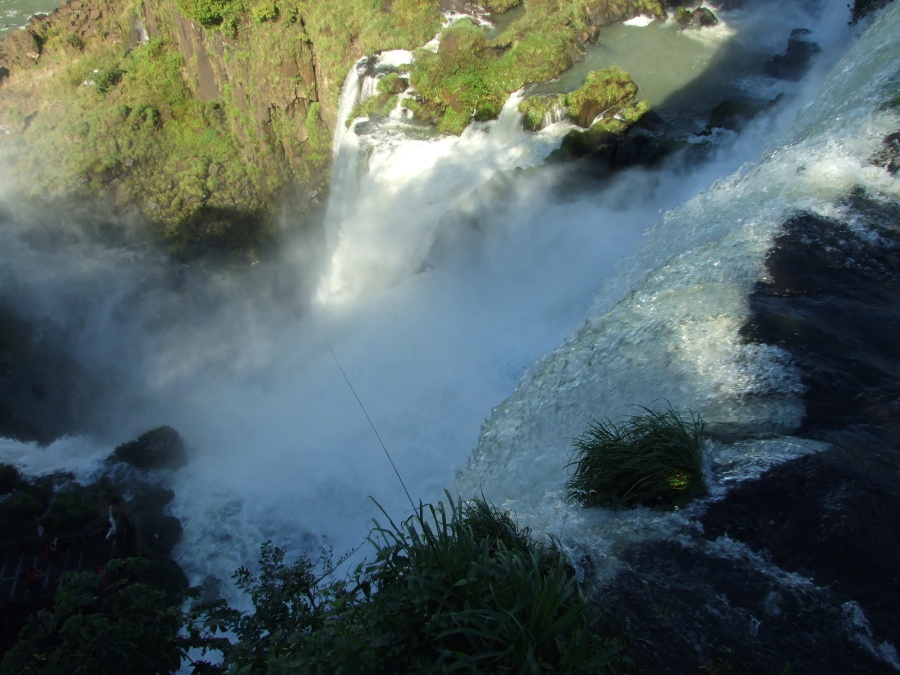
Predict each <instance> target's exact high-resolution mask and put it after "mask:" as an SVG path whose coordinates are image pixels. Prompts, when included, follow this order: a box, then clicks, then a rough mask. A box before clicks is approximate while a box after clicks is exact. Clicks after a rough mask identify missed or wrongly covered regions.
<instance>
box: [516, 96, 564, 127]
mask: <svg viewBox="0 0 900 675" xmlns="http://www.w3.org/2000/svg"><path fill="white" fill-rule="evenodd" d="M565 110H566V95H565V94H557V95H555V96H529V97H528V98H526V99H524V100H523V101H522V102H521V103H519V112H521V113H522V126H523V127H525V128H526V129H528V130H529V131H537V130H538V129H541V128H543V127H544V126H545V121H546V119H547V117H548V116H551V117H553V116H557V115H559V114H560V113H563V114H564V113H565Z"/></svg>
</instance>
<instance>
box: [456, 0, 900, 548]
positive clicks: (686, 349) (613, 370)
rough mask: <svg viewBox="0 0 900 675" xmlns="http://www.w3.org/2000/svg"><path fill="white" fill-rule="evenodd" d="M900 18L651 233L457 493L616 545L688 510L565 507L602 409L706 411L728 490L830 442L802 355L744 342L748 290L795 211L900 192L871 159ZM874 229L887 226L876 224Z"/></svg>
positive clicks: (896, 57)
mask: <svg viewBox="0 0 900 675" xmlns="http://www.w3.org/2000/svg"><path fill="white" fill-rule="evenodd" d="M898 20H900V6H892V7H891V8H890V10H888V12H887V13H886V15H885V16H883V17H881V19H880V20H879V22H878V23H877V24H876V25H874V26H873V27H872V28H871V29H870V30H869V31H868V32H867V33H866V34H865V35H864V37H863V38H862V39H860V40H859V41H858V42H857V43H856V44H855V45H854V46H853V47H852V48H851V49H850V50H849V52H848V53H847V54H846V55H845V56H844V58H843V59H842V60H841V61H840V62H839V63H837V64H836V65H835V66H834V68H833V69H832V71H831V73H830V75H829V76H828V77H827V79H826V80H825V81H824V83H823V84H822V85H821V87H820V88H819V90H818V91H817V92H816V93H815V94H814V95H813V96H812V98H811V100H810V101H809V102H808V103H806V104H805V105H804V106H803V107H802V108H801V109H800V110H799V111H798V112H797V113H796V118H795V121H794V122H793V123H792V124H791V125H790V127H789V128H788V129H787V130H786V131H785V132H784V133H783V134H782V135H781V136H780V137H777V138H776V139H775V142H773V143H772V144H771V145H770V146H769V147H768V149H767V150H766V151H765V152H764V153H763V155H762V156H761V157H760V158H759V159H758V160H756V161H755V162H752V163H748V164H747V165H745V166H743V167H741V168H740V170H738V171H737V172H736V173H734V174H732V175H730V176H728V177H726V178H722V179H719V180H718V181H716V182H715V183H714V184H713V185H712V187H711V188H710V189H709V190H704V191H701V192H700V193H699V194H698V195H696V196H695V197H693V198H692V199H691V200H689V201H688V202H686V203H685V204H684V205H682V206H680V207H679V208H677V209H675V210H673V211H671V212H669V213H667V214H666V215H665V216H664V217H663V218H662V219H661V220H660V221H659V222H658V223H657V224H655V225H654V226H653V228H651V229H650V230H649V231H648V232H647V234H646V236H645V239H644V243H643V245H642V247H641V248H640V250H639V251H637V252H636V253H635V254H634V255H632V256H631V257H630V258H628V259H626V260H625V261H623V262H622V263H620V265H619V272H618V274H617V276H616V278H614V279H611V280H610V281H609V282H608V283H607V284H606V285H605V286H604V287H603V288H602V289H601V290H600V292H599V293H598V294H597V296H596V297H595V298H594V301H593V306H592V309H591V311H590V312H589V313H588V316H587V318H586V320H585V321H584V323H583V324H582V326H581V327H580V328H579V329H578V330H577V332H575V333H574V334H573V335H572V336H571V337H570V338H569V339H568V340H566V341H565V342H564V343H563V344H562V345H561V346H559V347H558V348H557V349H556V350H555V351H554V352H553V353H552V354H551V355H549V356H547V357H546V358H545V359H543V360H542V361H540V362H539V363H537V364H536V365H534V366H533V367H532V368H531V369H530V371H529V373H528V374H527V375H526V376H525V377H524V378H523V380H522V381H521V382H520V384H519V386H518V387H517V389H516V391H515V393H514V394H513V395H512V396H510V397H509V398H507V399H506V400H505V401H504V402H503V403H502V404H500V405H499V406H497V407H496V408H495V409H494V410H493V413H492V415H491V418H490V419H489V420H488V422H487V423H486V425H485V427H484V429H483V431H482V434H481V438H480V441H479V444H478V448H477V450H476V451H475V454H474V457H473V459H472V461H471V462H470V464H469V466H468V467H467V468H466V469H465V470H464V471H462V472H461V473H460V475H459V476H458V479H457V483H456V485H455V490H456V491H459V492H460V493H462V494H479V493H483V494H484V495H485V496H486V497H488V498H489V499H492V500H494V501H495V502H498V503H502V504H504V505H505V506H507V507H509V508H512V509H513V510H514V511H515V512H516V513H517V514H518V515H519V516H520V519H521V521H522V522H523V523H524V524H528V525H530V526H532V527H535V528H537V529H540V530H549V531H552V532H554V533H556V534H557V535H560V536H565V535H567V534H571V533H574V532H577V533H578V535H577V538H578V539H579V540H580V541H581V542H582V544H583V545H586V546H588V547H590V548H591V549H592V550H594V551H606V552H609V551H611V550H612V549H613V548H614V547H615V546H616V545H617V544H621V542H622V541H623V540H632V539H634V538H637V537H640V536H648V535H650V534H653V533H659V532H660V531H667V530H668V531H674V530H675V529H677V528H679V527H683V526H684V522H685V521H684V518H685V517H686V516H685V514H684V513H683V512H680V513H675V514H673V515H671V516H660V515H659V514H658V513H653V512H646V511H642V510H638V511H636V512H633V513H628V514H613V513H608V512H606V513H604V512H600V513H589V512H585V511H582V510H581V509H575V508H573V507H570V506H568V505H567V504H566V501H565V493H564V483H565V480H566V478H567V477H568V475H569V471H570V468H569V467H567V464H568V462H569V457H570V450H571V447H572V439H573V438H574V437H576V436H578V435H580V434H581V433H582V432H583V431H584V430H585V429H586V428H587V426H588V425H589V424H590V423H591V422H592V421H595V420H604V419H606V418H610V419H613V420H615V419H618V418H620V417H622V416H624V415H627V414H629V413H632V412H633V410H634V408H633V407H634V406H650V407H654V406H659V405H662V404H665V403H668V404H671V405H672V406H673V407H674V408H676V409H685V408H691V409H693V410H695V411H697V412H699V413H700V414H701V416H702V417H703V418H704V419H705V420H706V421H707V424H708V427H709V429H710V431H711V432H712V434H713V436H714V438H718V439H724V440H719V441H717V442H715V443H714V444H713V448H712V453H711V460H710V461H711V465H712V466H711V473H710V479H711V481H712V483H713V492H714V493H717V494H721V492H722V491H724V490H725V487H726V486H727V485H728V484H731V483H732V482H733V481H735V480H736V479H738V478H746V477H750V476H755V475H759V474H760V473H761V471H763V470H764V469H765V468H768V467H770V466H772V465H773V464H776V463H778V462H782V461H786V460H788V459H790V458H793V457H797V456H801V455H804V454H806V453H810V452H816V451H818V450H822V449H823V448H825V447H827V446H825V445H824V444H821V443H816V442H814V441H810V440H806V439H803V438H799V437H795V436H794V435H793V433H794V432H795V431H796V430H797V429H798V427H799V426H800V423H801V419H802V417H803V414H804V405H803V400H802V394H803V393H804V387H803V385H802V382H801V378H800V375H799V373H798V371H797V369H796V366H795V364H794V363H793V361H792V358H791V356H790V355H789V354H788V353H787V352H786V351H784V350H783V349H782V348H780V347H778V346H777V345H765V344H754V343H749V342H747V341H745V340H744V339H742V338H741V336H740V330H741V327H742V325H743V324H744V323H745V322H746V321H747V319H748V315H749V312H750V309H749V306H748V296H749V295H750V293H751V291H752V290H753V288H754V285H755V284H756V283H757V282H760V281H764V280H765V279H766V275H767V272H766V269H765V266H764V263H765V256H766V254H767V252H768V251H769V250H770V249H771V248H772V246H773V239H774V237H775V236H776V235H778V234H779V233H780V232H781V228H782V224H783V223H784V221H785V220H786V219H787V218H788V217H789V216H790V215H791V214H793V213H795V212H797V211H800V210H802V211H805V212H809V213H814V214H820V215H822V216H829V215H832V214H834V213H836V212H838V211H839V210H840V208H841V207H840V205H839V203H838V202H839V200H841V199H842V198H844V197H846V196H847V195H848V194H849V193H850V191H851V189H853V188H854V187H857V186H863V187H864V188H865V189H866V190H867V191H870V192H872V193H874V194H879V195H885V196H886V197H887V198H889V199H893V200H896V199H898V197H900V185H898V181H897V179H896V177H893V176H891V175H890V174H888V173H887V172H886V171H885V170H884V169H883V168H882V167H879V166H877V165H874V164H873V163H871V162H870V159H869V158H871V157H873V156H875V155H876V154H877V153H878V151H879V150H880V148H881V147H882V140H883V139H884V138H885V137H886V136H887V135H889V134H891V133H893V132H895V131H896V129H897V128H898V119H900V117H898V114H897V109H896V102H894V103H893V104H892V103H891V101H892V100H894V101H895V98H894V97H896V91H897V82H898V81H900V80H898V78H900V44H898V42H897V40H896V32H897V30H898V28H897V27H898V25H900V24H898ZM892 105H893V107H891V106H892ZM859 227H863V228H865V226H864V225H863V224H862V223H860V224H859ZM864 236H867V237H876V238H877V237H878V234H877V230H873V231H870V232H868V234H866V235H864ZM572 536H574V535H573V534H572Z"/></svg>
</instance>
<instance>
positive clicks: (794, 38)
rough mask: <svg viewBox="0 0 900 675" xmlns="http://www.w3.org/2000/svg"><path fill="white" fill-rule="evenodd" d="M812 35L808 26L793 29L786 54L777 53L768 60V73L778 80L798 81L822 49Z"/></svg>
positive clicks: (766, 68)
mask: <svg viewBox="0 0 900 675" xmlns="http://www.w3.org/2000/svg"><path fill="white" fill-rule="evenodd" d="M810 35H811V32H810V31H809V30H808V29H806V28H795V29H794V30H792V31H791V36H790V37H789V38H788V43H787V49H786V50H785V52H784V54H776V55H775V56H773V57H772V58H771V59H769V60H768V61H767V62H766V65H765V66H764V68H765V71H766V75H768V76H769V77H774V78H775V79H777V80H791V81H792V82H798V81H799V80H800V78H802V77H803V76H804V75H805V74H806V72H807V71H808V70H809V68H810V66H811V65H812V61H813V58H815V56H816V55H817V54H819V53H820V52H821V51H822V48H821V47H819V45H818V44H816V43H815V42H813V41H812V40H811V39H810Z"/></svg>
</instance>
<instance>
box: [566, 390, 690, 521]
mask: <svg viewBox="0 0 900 675" xmlns="http://www.w3.org/2000/svg"><path fill="white" fill-rule="evenodd" d="M641 410H642V411H643V412H642V413H640V414H637V415H634V416H632V417H629V418H628V419H626V420H625V421H624V422H622V423H621V424H619V425H616V424H614V423H613V422H611V421H610V420H608V419H607V420H606V422H605V423H594V424H592V425H591V426H590V427H589V428H588V430H587V431H586V432H585V433H584V434H583V435H581V436H580V437H579V438H577V439H576V440H575V442H574V450H573V461H572V462H571V464H570V465H569V466H574V467H575V472H574V474H573V475H572V477H571V478H569V480H568V481H567V482H566V488H567V489H568V491H569V499H570V500H571V501H575V502H578V503H580V504H582V505H583V506H605V507H614V508H615V507H625V508H630V507H634V506H650V507H656V508H667V507H672V506H679V505H682V504H685V503H687V502H688V501H690V500H691V499H693V498H695V497H700V496H702V495H704V494H705V493H706V486H705V484H704V480H703V454H704V440H703V429H704V424H703V421H702V420H701V419H700V417H699V415H696V414H695V413H693V412H692V411H687V419H685V417H683V416H682V415H680V414H679V413H678V412H676V411H674V410H672V409H671V408H669V409H667V410H664V411H662V412H656V411H653V410H650V409H649V408H643V407H642V408H641Z"/></svg>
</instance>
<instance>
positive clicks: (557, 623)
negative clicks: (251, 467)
mask: <svg viewBox="0 0 900 675" xmlns="http://www.w3.org/2000/svg"><path fill="white" fill-rule="evenodd" d="M369 541H370V542H371V543H372V544H373V546H374V547H375V558H374V561H373V562H372V563H371V564H362V565H360V566H359V567H357V569H356V571H355V573H354V574H353V575H352V577H351V579H350V581H349V582H342V581H340V580H336V579H335V577H334V574H333V572H334V570H335V565H334V564H332V562H331V557H330V552H329V551H327V550H324V551H323V553H324V555H323V556H321V557H320V558H319V559H318V560H316V561H313V560H311V559H310V558H308V557H301V558H300V559H299V560H298V561H297V562H295V563H294V564H292V565H290V566H288V565H285V564H284V562H283V560H284V552H283V551H281V550H280V549H277V548H274V547H272V545H271V544H270V543H267V544H264V545H263V549H262V556H261V559H260V567H261V571H260V572H259V573H258V574H251V573H250V572H249V571H247V570H243V569H242V570H239V571H238V573H237V574H236V577H235V578H236V579H237V583H238V586H239V587H241V588H242V589H243V590H244V591H246V592H247V593H248V594H249V595H250V597H251V599H252V601H253V604H254V608H255V612H254V613H253V614H251V615H247V614H242V613H240V612H237V611H235V610H233V609H231V608H229V607H227V606H226V605H225V604H224V603H223V602H219V603H216V604H214V606H213V607H212V610H213V611H211V612H209V611H207V610H204V609H203V608H202V607H200V608H199V611H196V610H195V611H194V612H193V614H192V615H191V616H192V620H191V622H189V632H190V633H191V636H192V638H193V639H194V640H195V641H197V640H199V641H202V640H203V636H204V634H205V635H207V636H208V637H210V640H209V643H208V644H209V647H210V648H212V649H214V650H221V651H222V652H223V654H224V656H225V659H224V662H223V667H224V668H225V669H231V670H234V671H236V672H245V671H247V672H261V670H260V669H266V668H267V669H268V670H266V672H304V673H305V672H311V673H312V672H329V673H344V672H346V673H385V672H391V673H429V672H432V673H438V672H452V671H459V672H523V673H524V672H529V673H538V672H545V673H574V672H598V671H602V669H603V668H604V667H605V665H606V664H607V663H608V662H609V660H610V658H611V657H612V655H613V654H614V653H615V652H616V651H617V650H618V645H617V644H615V643H614V642H612V641H608V640H602V639H601V638H599V637H598V636H596V635H595V634H594V633H593V631H592V628H593V626H594V623H595V620H596V618H597V615H598V610H597V609H596V608H595V607H594V606H593V605H591V604H590V603H588V602H587V600H586V599H585V597H584V596H583V594H582V592H581V589H580V587H579V586H578V583H577V581H576V579H575V576H574V574H573V573H572V570H571V568H570V567H569V565H568V564H567V562H566V560H565V557H564V556H563V554H562V553H561V552H560V551H558V550H557V549H556V548H555V547H554V546H552V545H545V544H542V543H539V542H536V541H535V540H534V539H533V538H532V537H531V535H530V533H529V532H528V530H521V529H519V528H518V527H516V525H515V523H514V522H513V520H512V518H511V517H510V516H509V514H508V513H504V512H501V511H500V510H498V509H496V508H495V507H494V506H492V505H490V504H488V503H487V502H485V501H484V500H474V501H472V502H469V503H467V504H464V503H462V502H461V501H459V502H457V503H456V504H454V503H453V502H452V501H451V502H450V503H449V507H445V506H444V505H443V504H442V503H438V505H437V506H432V505H423V506H420V507H419V508H418V509H417V510H416V512H415V513H414V515H413V516H411V517H410V518H408V519H407V520H405V521H403V522H402V523H400V524H399V525H398V524H396V523H394V522H393V521H390V520H389V525H388V526H386V527H382V526H380V525H378V524H377V523H376V526H375V528H374V529H373V530H372V533H371V534H370V538H369ZM212 626H215V627H218V628H219V629H224V630H230V631H232V632H233V633H234V634H235V635H236V636H237V637H238V642H237V643H235V644H232V643H230V642H228V641H227V640H226V641H225V642H222V638H220V637H212V636H210V633H209V632H208V629H209V627H212ZM217 640H218V642H216V641H217ZM231 670H229V672H231Z"/></svg>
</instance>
